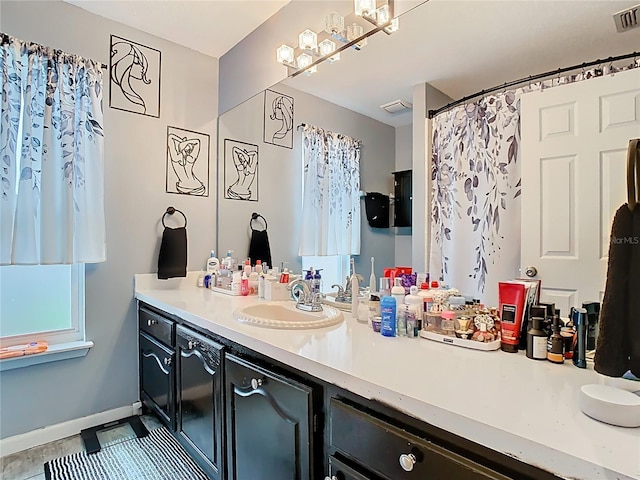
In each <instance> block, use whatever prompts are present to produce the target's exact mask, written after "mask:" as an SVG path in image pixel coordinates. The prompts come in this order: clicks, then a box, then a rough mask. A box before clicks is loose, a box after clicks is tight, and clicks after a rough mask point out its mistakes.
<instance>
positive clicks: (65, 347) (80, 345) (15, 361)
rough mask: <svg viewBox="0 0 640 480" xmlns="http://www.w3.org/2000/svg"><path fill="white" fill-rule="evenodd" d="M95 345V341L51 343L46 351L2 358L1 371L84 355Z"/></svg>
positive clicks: (0, 362) (0, 361)
mask: <svg viewBox="0 0 640 480" xmlns="http://www.w3.org/2000/svg"><path fill="white" fill-rule="evenodd" d="M91 347H93V342H85V341H78V342H68V343H58V344H57V345H50V346H49V349H48V350H47V351H46V352H42V353H34V354H32V355H23V356H22V357H14V358H5V359H4V360H0V372H4V371H6V370H14V369H16V368H24V367H30V366H31V365H38V364H40V363H49V362H57V361H58V360H67V359H69V358H78V357H84V356H85V355H86V354H87V353H89V349H90V348H91Z"/></svg>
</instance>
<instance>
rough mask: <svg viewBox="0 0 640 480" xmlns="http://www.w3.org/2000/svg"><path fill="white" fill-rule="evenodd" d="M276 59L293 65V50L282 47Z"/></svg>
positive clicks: (277, 51)
mask: <svg viewBox="0 0 640 480" xmlns="http://www.w3.org/2000/svg"><path fill="white" fill-rule="evenodd" d="M276 59H277V60H278V62H280V63H293V48H291V47H290V46H289V45H282V46H280V47H279V48H278V49H277V50H276Z"/></svg>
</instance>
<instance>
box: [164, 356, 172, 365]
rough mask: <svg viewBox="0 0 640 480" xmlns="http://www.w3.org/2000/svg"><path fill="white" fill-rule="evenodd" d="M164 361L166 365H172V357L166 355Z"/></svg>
mask: <svg viewBox="0 0 640 480" xmlns="http://www.w3.org/2000/svg"><path fill="white" fill-rule="evenodd" d="M163 362H164V364H165V365H171V357H165V358H164V360H163Z"/></svg>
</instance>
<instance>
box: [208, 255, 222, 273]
mask: <svg viewBox="0 0 640 480" xmlns="http://www.w3.org/2000/svg"><path fill="white" fill-rule="evenodd" d="M219 271H220V261H219V260H218V259H217V258H216V252H215V250H211V254H210V256H209V258H208V259H207V273H208V274H209V275H216V274H217V273H218V272H219Z"/></svg>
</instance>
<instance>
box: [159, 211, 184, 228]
mask: <svg viewBox="0 0 640 480" xmlns="http://www.w3.org/2000/svg"><path fill="white" fill-rule="evenodd" d="M176 212H178V213H179V214H180V215H182V217H183V218H184V228H187V216H186V215H185V214H184V213H182V212H181V211H180V210H178V209H176V208H173V207H167V211H166V212H164V215H162V226H163V227H165V228H167V226H166V225H165V224H164V217H166V216H167V215H173V214H174V213H176Z"/></svg>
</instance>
